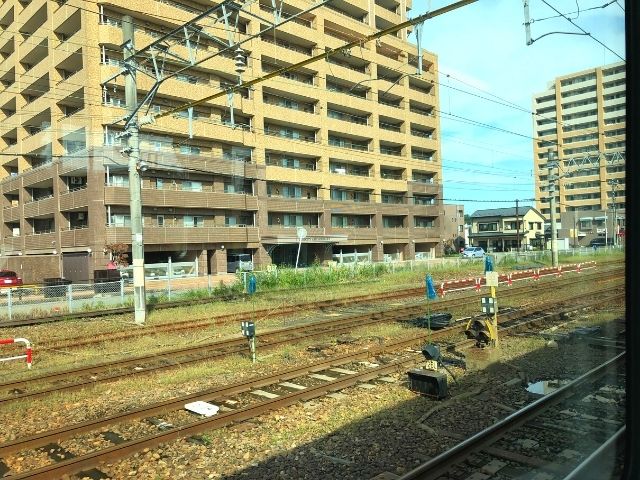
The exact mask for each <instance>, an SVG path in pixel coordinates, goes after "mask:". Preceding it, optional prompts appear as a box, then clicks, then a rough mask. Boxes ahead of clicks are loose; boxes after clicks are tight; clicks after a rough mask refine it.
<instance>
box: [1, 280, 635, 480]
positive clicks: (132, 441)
mask: <svg viewBox="0 0 640 480" xmlns="http://www.w3.org/2000/svg"><path fill="white" fill-rule="evenodd" d="M622 296H623V293H621V292H620V291H619V288H618V289H617V291H615V292H614V293H613V294H612V295H610V296H606V295H602V296H600V297H599V298H597V299H594V298H593V295H591V296H589V298H588V299H586V300H583V301H582V304H581V305H579V306H576V305H574V306H571V307H570V308H566V309H564V310H561V311H557V312H554V313H544V312H543V313H541V314H539V315H533V314H532V313H531V312H528V313H527V315H526V316H527V318H526V319H524V320H522V319H520V318H517V317H516V316H514V318H512V319H510V320H507V321H505V322H503V323H501V334H502V335H508V334H509V333H511V332H519V331H522V330H523V329H531V328H543V327H547V326H549V324H550V323H551V322H554V321H559V319H561V318H564V315H565V314H566V313H567V312H568V311H576V310H577V309H582V308H589V307H590V306H594V305H599V304H601V303H602V302H603V301H615V300H616V299H619V298H621V297H622ZM574 303H575V302H574ZM547 310H548V308H547ZM461 330H462V329H461V327H460V326H458V325H456V326H453V327H449V328H446V329H443V330H439V331H435V332H432V333H431V334H430V340H432V341H444V342H446V343H449V344H450V342H448V340H447V339H450V338H455V337H456V336H457V338H460V335H461ZM426 338H427V334H426V333H425V335H423V336H422V337H419V338H416V337H413V338H411V339H402V340H397V341H394V342H389V343H388V344H387V345H385V346H382V347H379V348H372V349H369V350H366V351H359V352H355V353H350V354H347V355H342V356H340V357H336V358H333V359H330V360H326V361H322V362H318V363H315V364H314V365H307V366H303V367H297V368H294V369H290V370H287V371H284V372H279V373H277V374H275V375H272V376H268V377H262V378H254V379H250V380H247V381H243V382H240V383H237V384H234V385H229V386H225V387H219V388H214V389H210V390H208V391H204V392H200V393H198V394H192V395H188V396H184V397H181V398H176V399H173V400H170V401H167V402H163V403H159V404H155V405H150V406H147V407H144V408H139V409H136V410H132V411H129V412H126V413H124V414H122V415H115V416H112V417H109V418H102V419H99V420H95V421H89V422H85V423H82V424H78V425H70V426H68V427H65V428H62V429H58V430H55V431H50V432H42V433H38V434H35V435H33V436H31V437H25V438H21V439H18V440H15V441H12V442H7V443H4V444H2V445H0V458H2V459H3V460H2V462H3V463H0V466H2V465H3V464H4V466H5V468H7V466H8V465H11V456H12V455H24V452H26V451H34V450H37V451H39V452H41V454H45V453H47V454H48V455H49V457H51V458H55V459H56V460H57V461H55V462H54V463H50V464H48V465H43V466H40V467H38V468H35V469H33V470H31V471H28V472H20V473H17V472H16V473H15V474H14V475H13V476H12V477H11V478H14V479H22V478H30V479H50V478H59V477H60V476H62V475H71V474H76V473H78V472H82V473H81V475H96V474H98V475H99V474H100V472H99V471H97V470H95V469H96V468H98V467H99V465H100V464H102V463H104V462H109V461H114V460H117V459H121V458H123V457H127V456H129V455H132V454H133V453H135V452H138V451H140V450H143V449H145V448H152V447H154V446H157V445H158V444H160V443H164V442H168V441H171V440H175V439H177V438H184V437H189V436H193V435H197V434H198V433H201V432H204V431H207V430H211V429H215V428H221V427H224V426H227V425H230V424H233V423H237V422H242V421H245V420H248V419H251V418H254V417H256V416H259V415H261V414H263V413H265V412H268V411H272V410H275V409H280V408H283V407H286V406H289V405H292V404H294V403H297V402H299V401H306V400H310V399H312V398H317V397H319V396H323V395H326V394H328V393H331V392H335V391H339V390H342V389H345V388H348V387H351V386H354V385H357V384H359V383H363V382H371V381H375V379H379V380H380V381H383V379H384V378H385V375H389V374H393V373H397V372H399V371H404V370H405V369H406V368H408V367H411V366H414V365H415V364H417V363H419V362H420V361H421V360H422V357H421V353H419V350H416V347H418V348H419V345H420V343H421V342H423V341H424V340H425V339H426ZM473 343H474V341H473V340H463V341H458V342H456V343H454V344H450V346H453V347H455V348H456V349H461V348H464V347H467V346H470V345H472V344H473ZM381 355H385V356H387V357H392V358H391V359H389V360H387V361H386V363H383V364H376V363H373V362H371V360H372V359H374V358H376V357H378V356H381ZM196 401H203V402H213V403H215V404H216V405H219V406H221V409H220V412H219V413H218V414H217V415H215V416H213V417H208V418H202V417H194V416H193V415H192V414H190V413H188V412H186V411H185V410H184V406H185V404H186V403H191V402H196ZM131 422H134V423H136V425H137V427H136V428H133V427H131ZM141 425H142V426H141ZM134 433H135V434H134ZM129 435H133V436H135V438H131V436H129ZM72 437H78V438H79V440H78V441H79V442H81V443H82V444H87V445H89V444H92V440H94V441H95V439H96V438H101V439H103V440H105V441H106V440H108V441H109V442H110V446H108V447H106V448H103V449H99V450H97V451H91V452H87V453H78V454H76V453H73V452H71V451H69V450H67V449H66V448H65V447H62V446H61V445H60V444H61V442H62V441H63V440H65V439H69V438H72ZM12 473H14V472H12ZM96 478H98V477H96Z"/></svg>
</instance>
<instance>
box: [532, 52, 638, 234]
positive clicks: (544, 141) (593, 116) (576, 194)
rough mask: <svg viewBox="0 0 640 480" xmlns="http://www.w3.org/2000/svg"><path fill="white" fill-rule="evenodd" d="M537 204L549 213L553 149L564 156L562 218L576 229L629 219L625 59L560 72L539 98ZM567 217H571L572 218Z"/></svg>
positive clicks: (606, 227)
mask: <svg viewBox="0 0 640 480" xmlns="http://www.w3.org/2000/svg"><path fill="white" fill-rule="evenodd" d="M533 111H534V113H535V115H534V117H533V119H534V120H533V121H534V134H535V136H536V140H535V141H534V148H533V150H534V163H535V181H536V206H537V209H538V210H539V211H540V212H541V213H542V214H543V215H544V216H545V217H546V218H547V220H549V219H550V205H549V190H548V186H549V177H548V175H549V169H548V165H549V164H548V162H549V152H551V156H552V157H551V161H552V162H557V163H558V167H559V168H558V169H555V170H554V171H553V174H554V175H558V176H559V177H560V178H559V180H558V182H557V183H558V185H557V188H556V190H555V192H556V211H557V213H558V214H559V215H558V216H557V217H556V218H557V221H558V222H560V221H561V219H562V221H563V222H564V223H563V224H562V225H558V227H559V228H561V229H562V230H563V231H569V230H572V232H571V237H573V238H576V242H575V243H578V242H577V240H580V239H582V240H583V243H584V242H588V241H589V239H590V238H592V237H593V236H595V235H598V234H599V235H605V234H608V235H609V236H612V235H615V234H616V233H620V231H621V229H623V228H624V221H625V193H626V192H625V139H626V134H625V126H626V117H625V111H626V82H625V64H624V63H623V62H621V63H616V64H612V65H606V66H603V67H598V68H593V69H589V70H584V71H581V72H576V73H572V74H570V75H564V76H561V77H558V78H556V79H555V80H554V81H552V82H550V83H549V85H548V87H547V90H545V91H544V92H541V93H538V94H536V95H534V99H533ZM565 223H566V225H565Z"/></svg>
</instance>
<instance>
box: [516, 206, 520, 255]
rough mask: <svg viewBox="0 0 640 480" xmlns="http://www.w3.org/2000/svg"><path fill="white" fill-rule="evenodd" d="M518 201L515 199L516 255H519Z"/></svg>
mask: <svg viewBox="0 0 640 480" xmlns="http://www.w3.org/2000/svg"><path fill="white" fill-rule="evenodd" d="M519 202H520V200H518V199H516V253H517V255H520V215H519V213H520V212H519V210H518V203H519Z"/></svg>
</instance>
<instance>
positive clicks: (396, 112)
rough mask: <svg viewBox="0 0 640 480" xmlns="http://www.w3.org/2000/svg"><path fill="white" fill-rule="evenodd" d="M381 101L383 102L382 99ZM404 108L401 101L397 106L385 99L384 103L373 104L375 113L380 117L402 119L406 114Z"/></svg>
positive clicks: (404, 105)
mask: <svg viewBox="0 0 640 480" xmlns="http://www.w3.org/2000/svg"><path fill="white" fill-rule="evenodd" d="M382 101H383V102H385V100H384V99H382ZM405 107H406V104H405V102H404V101H403V100H401V101H400V102H399V103H398V105H394V104H393V102H390V101H389V100H388V99H387V100H386V103H380V101H378V102H377V103H376V104H375V107H374V108H375V109H376V112H377V113H378V115H381V116H383V117H390V118H403V117H404V116H405V114H406V109H405ZM369 108H371V107H369Z"/></svg>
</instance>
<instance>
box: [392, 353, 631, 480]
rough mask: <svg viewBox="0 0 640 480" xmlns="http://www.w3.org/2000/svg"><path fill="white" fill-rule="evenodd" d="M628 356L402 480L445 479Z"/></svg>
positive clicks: (440, 456) (577, 381) (623, 356)
mask: <svg viewBox="0 0 640 480" xmlns="http://www.w3.org/2000/svg"><path fill="white" fill-rule="evenodd" d="M625 355H626V351H625V352H622V353H619V354H618V355H616V356H615V357H613V358H612V359H610V360H608V361H606V362H605V363H603V364H602V365H599V366H597V367H595V368H593V369H591V370H589V371H588V372H587V373H585V374H583V375H581V376H580V377H578V378H577V379H575V380H573V381H572V382H570V383H568V384H567V385H564V386H562V387H560V388H559V389H558V390H556V391H554V392H552V393H550V394H548V395H545V396H544V397H542V398H540V399H538V400H536V401H534V402H533V403H530V404H529V405H527V406H526V407H523V408H522V409H520V410H518V411H517V412H514V413H512V414H511V415H509V416H508V417H506V418H504V419H502V420H500V421H498V422H496V423H495V424H493V425H491V426H490V427H488V428H486V429H484V430H482V431H480V432H478V433H476V434H475V435H473V436H472V437H471V438H468V439H467V440H464V441H463V442H461V443H459V444H458V445H456V446H455V447H453V448H451V449H450V450H447V451H446V452H443V453H441V454H440V455H438V456H437V457H435V458H433V459H431V460H429V461H428V462H425V463H423V464H422V465H419V466H418V467H416V468H414V469H413V470H411V471H410V472H408V473H406V474H404V475H402V476H401V477H400V480H416V479H420V480H435V479H437V478H439V477H441V476H442V475H445V474H446V472H448V471H449V470H450V468H451V466H452V465H455V464H457V463H459V462H460V461H462V460H464V459H465V458H467V457H468V456H469V455H470V454H471V453H473V452H476V451H478V450H480V449H482V448H483V447H486V446H487V445H490V444H492V443H494V442H496V441H497V440H499V439H500V438H502V437H503V436H504V435H505V434H506V433H507V432H509V431H511V430H514V429H515V428H518V427H519V426H521V425H523V424H525V423H526V422H528V421H530V420H532V419H534V418H536V417H537V416H538V415H540V414H541V413H542V412H543V411H544V410H545V409H547V408H549V407H551V406H553V405H555V404H557V403H559V402H561V401H563V400H566V399H567V398H570V397H571V396H572V395H574V394H575V392H576V390H577V389H578V387H580V386H582V385H584V384H585V383H587V382H589V381H592V380H595V379H598V378H600V377H601V376H603V375H605V374H606V373H608V372H609V371H610V370H611V369H613V368H614V367H617V366H618V365H619V364H620V363H621V362H622V361H623V360H624V359H625Z"/></svg>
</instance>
